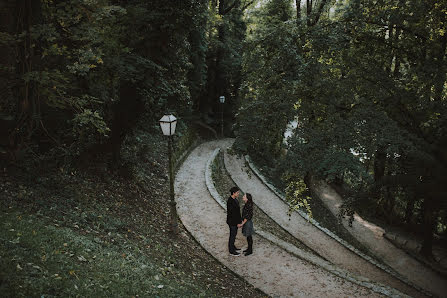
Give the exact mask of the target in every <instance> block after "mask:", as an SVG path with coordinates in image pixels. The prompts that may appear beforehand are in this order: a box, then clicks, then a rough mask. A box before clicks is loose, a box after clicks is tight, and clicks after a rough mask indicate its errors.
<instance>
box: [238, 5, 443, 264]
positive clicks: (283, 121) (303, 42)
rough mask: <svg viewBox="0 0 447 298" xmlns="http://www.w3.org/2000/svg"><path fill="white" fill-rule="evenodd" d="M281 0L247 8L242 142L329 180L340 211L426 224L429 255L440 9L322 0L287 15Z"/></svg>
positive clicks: (437, 179)
mask: <svg viewBox="0 0 447 298" xmlns="http://www.w3.org/2000/svg"><path fill="white" fill-rule="evenodd" d="M288 3H289V5H288V6H285V4H284V1H273V0H272V1H268V2H267V3H266V4H265V5H263V6H261V8H260V10H259V13H257V14H256V13H253V18H252V19H253V22H256V23H255V24H253V25H251V26H249V28H251V29H252V32H251V34H250V35H249V36H248V42H247V44H248V45H249V49H250V51H248V52H246V53H245V57H244V74H245V80H244V83H243V86H244V97H243V102H242V105H241V109H240V111H239V114H238V119H237V136H238V140H237V143H238V144H239V147H240V148H239V149H240V150H245V151H248V152H250V153H251V154H254V155H260V156H262V157H264V159H265V160H270V164H279V163H281V164H282V166H283V167H284V170H286V171H288V172H289V173H293V172H295V174H297V175H301V176H305V175H306V174H308V173H311V174H312V175H314V176H316V177H318V178H323V179H326V180H327V181H329V182H330V183H332V184H333V185H334V186H335V187H336V188H337V190H338V191H339V192H340V193H341V194H342V195H343V196H344V197H345V199H346V201H345V205H344V208H345V209H344V212H345V214H348V215H352V214H353V211H354V210H357V211H361V210H363V209H364V208H369V210H371V207H372V208H373V209H372V210H374V211H375V215H376V216H378V217H381V218H383V219H385V220H387V221H388V222H389V223H393V222H396V221H397V222H406V223H407V224H408V225H409V226H410V227H413V226H412V225H413V224H416V225H418V226H420V227H421V228H424V229H425V231H424V235H425V236H426V239H425V240H424V247H423V253H424V254H427V255H428V254H430V252H429V251H430V249H431V243H432V239H433V238H431V236H432V232H443V231H436V230H434V227H435V226H439V224H436V222H439V223H441V225H440V226H442V225H443V224H442V223H443V222H444V223H445V219H446V217H445V213H446V209H445V207H446V204H445V194H446V193H447V189H446V188H445V183H443V182H442V181H441V180H442V177H443V176H444V174H443V173H445V171H446V170H447V168H446V167H447V159H446V155H445V154H444V153H441V152H442V149H441V148H443V146H445V141H446V139H445V135H446V133H445V127H446V126H445V119H446V118H445V113H446V108H447V106H446V104H445V103H446V100H445V98H446V88H445V86H446V85H445V82H446V75H445V73H446V67H447V63H446V57H445V56H446V55H445V53H446V40H447V38H446V35H445V34H444V31H445V17H446V14H445V12H446V9H447V8H446V7H445V5H444V3H440V2H436V1H412V2H411V3H410V2H405V1H399V0H396V1H372V0H371V1H362V2H358V1H337V3H333V2H331V1H324V0H323V1H315V2H314V4H313V6H312V7H306V11H305V13H303V11H302V10H301V11H299V12H297V15H296V16H295V17H294V16H292V15H291V14H290V13H287V11H290V9H291V3H290V2H288ZM307 3H310V2H307ZM300 8H303V7H300ZM273 107H275V108H273ZM292 119H297V120H298V126H297V128H296V129H295V130H294V131H293V135H292V137H291V138H289V139H288V140H287V150H282V148H284V147H285V145H286V144H285V143H284V142H283V141H284V136H283V134H284V131H285V129H286V126H287V124H288V123H289V122H290V121H291V120H292ZM272 159H273V160H272ZM417 206H421V207H420V208H419V209H418V208H417ZM369 214H371V212H369Z"/></svg>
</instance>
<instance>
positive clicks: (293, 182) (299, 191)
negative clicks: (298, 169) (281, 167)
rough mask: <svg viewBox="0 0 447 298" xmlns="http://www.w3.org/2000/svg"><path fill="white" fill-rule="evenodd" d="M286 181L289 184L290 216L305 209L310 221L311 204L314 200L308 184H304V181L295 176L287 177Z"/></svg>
mask: <svg viewBox="0 0 447 298" xmlns="http://www.w3.org/2000/svg"><path fill="white" fill-rule="evenodd" d="M284 180H286V183H287V187H286V199H287V201H288V202H289V206H290V207H289V216H290V214H291V213H292V212H293V211H295V210H298V209H300V208H303V209H305V210H306V212H307V215H308V217H309V219H310V218H312V210H311V208H310V204H309V201H310V200H311V199H312V198H311V197H310V191H309V189H308V188H307V185H306V183H304V181H303V179H301V178H299V177H296V176H293V175H290V176H288V177H286V178H285V179H284Z"/></svg>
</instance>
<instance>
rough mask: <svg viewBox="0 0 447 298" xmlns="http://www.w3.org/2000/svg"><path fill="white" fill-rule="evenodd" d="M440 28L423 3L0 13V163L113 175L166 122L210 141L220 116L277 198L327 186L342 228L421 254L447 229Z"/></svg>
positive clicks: (77, 3) (235, 0)
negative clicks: (275, 182) (314, 183)
mask: <svg viewBox="0 0 447 298" xmlns="http://www.w3.org/2000/svg"><path fill="white" fill-rule="evenodd" d="M446 18H447V3H446V2H445V1H436V0H410V1H403V0H391V1H381V0H362V1H353V0H305V1H304V0H302V1H299V0H296V1H291V0H270V1H250V0H220V1H218V0H211V1H201V0H182V1H160V0H154V1H143V0H134V1H124V0H123V1H119V0H116V1H113V0H67V1H52V0H20V1H13V0H6V1H2V2H1V3H0V30H1V32H0V155H1V160H2V164H4V168H5V169H6V168H8V167H10V166H12V165H15V166H17V165H21V166H24V167H26V166H30V165H34V166H39V165H40V164H42V163H51V164H52V165H54V167H55V168H57V167H60V166H61V165H62V164H63V165H65V166H67V165H69V166H72V167H76V166H78V165H80V164H85V163H96V162H103V163H105V164H106V165H107V166H108V167H110V168H112V169H113V168H114V167H116V165H117V164H120V163H122V162H123V156H122V146H123V144H125V143H126V142H129V141H130V140H133V142H134V143H136V144H138V145H139V146H143V144H141V142H140V141H139V140H138V138H137V140H136V141H135V138H136V137H135V136H134V135H133V133H134V132H135V131H136V130H144V131H145V132H146V133H147V134H160V131H159V128H158V127H157V126H158V119H159V118H161V116H162V115H163V114H164V113H167V112H171V113H173V114H174V115H176V116H177V117H178V118H179V119H180V120H181V121H180V122H179V125H180V126H181V127H180V131H181V130H182V129H183V130H184V129H186V127H188V126H191V125H193V124H198V125H200V126H201V127H205V128H206V129H208V130H209V131H212V132H213V133H214V134H216V135H217V133H216V131H217V130H218V128H219V125H220V117H221V115H220V113H221V109H222V108H223V110H222V113H223V117H224V119H225V121H224V123H225V134H226V135H228V136H235V137H236V144H237V148H236V149H237V150H239V151H240V152H243V153H249V154H250V155H252V156H253V157H256V158H257V159H258V160H261V161H262V162H263V163H265V164H266V165H268V166H270V167H271V168H273V169H274V170H275V171H277V172H278V173H281V176H282V177H283V179H284V182H285V183H286V184H290V185H292V186H293V185H302V184H300V183H298V184H297V183H296V182H297V181H304V182H306V183H309V181H310V177H314V178H317V179H325V180H327V181H328V182H330V183H331V184H332V185H333V186H334V187H335V188H336V189H337V190H338V192H339V193H340V194H341V195H342V196H343V197H344V198H345V202H346V204H345V212H346V214H347V215H352V213H353V211H354V210H356V211H359V210H374V216H375V217H378V218H382V219H384V220H386V221H387V222H388V223H389V224H394V225H402V226H406V227H408V228H409V229H411V230H413V231H419V232H420V233H421V234H423V235H424V237H425V239H424V245H423V247H422V251H421V252H422V254H424V255H426V256H429V255H430V254H431V249H432V244H433V240H434V237H440V236H445V232H446V224H447V204H446V196H447V184H446V183H445V182H446V181H445V177H446V174H445V173H446V170H447V153H446V152H445V150H444V149H445V148H446V146H447V114H446V109H447V104H446V94H447V89H446V86H447V85H446V71H447V61H446V46H447V32H446V30H447V20H446ZM221 95H223V96H225V98H226V101H225V104H220V103H219V100H218V98H219V96H221ZM292 122H295V123H296V128H295V129H294V130H293V133H292V135H291V137H289V138H288V139H287V142H285V140H284V133H285V131H286V129H287V127H288V125H289V124H290V123H292ZM138 142H140V143H138Z"/></svg>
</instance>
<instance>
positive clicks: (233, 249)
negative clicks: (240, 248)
mask: <svg viewBox="0 0 447 298" xmlns="http://www.w3.org/2000/svg"><path fill="white" fill-rule="evenodd" d="M228 226H229V227H230V240H229V241H228V250H229V251H230V252H232V253H234V252H236V247H235V246H234V241H235V240H236V235H237V226H230V225H228Z"/></svg>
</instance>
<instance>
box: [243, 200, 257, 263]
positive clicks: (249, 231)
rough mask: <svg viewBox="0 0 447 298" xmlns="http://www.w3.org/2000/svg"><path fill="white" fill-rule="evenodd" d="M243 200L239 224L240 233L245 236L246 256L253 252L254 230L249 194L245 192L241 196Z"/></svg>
mask: <svg viewBox="0 0 447 298" xmlns="http://www.w3.org/2000/svg"><path fill="white" fill-rule="evenodd" d="M242 200H244V202H245V205H244V208H243V209H242V223H241V224H240V226H241V227H242V234H243V235H244V236H245V237H247V243H248V248H247V249H246V250H244V253H245V255H246V256H249V255H251V254H252V253H253V234H254V232H255V230H254V229H253V221H252V218H253V199H252V197H251V194H249V193H246V194H245V195H244V197H243V198H242Z"/></svg>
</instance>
